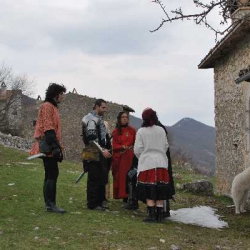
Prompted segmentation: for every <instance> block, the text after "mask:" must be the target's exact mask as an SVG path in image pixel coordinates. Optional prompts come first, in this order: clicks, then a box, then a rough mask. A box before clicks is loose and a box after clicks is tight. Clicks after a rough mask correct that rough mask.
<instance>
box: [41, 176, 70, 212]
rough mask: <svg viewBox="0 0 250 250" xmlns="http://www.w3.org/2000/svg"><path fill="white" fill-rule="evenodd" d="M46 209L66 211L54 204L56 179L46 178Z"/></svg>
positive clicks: (49, 210) (48, 210)
mask: <svg viewBox="0 0 250 250" xmlns="http://www.w3.org/2000/svg"><path fill="white" fill-rule="evenodd" d="M45 200H46V211H47V212H55V213H61V214H63V213H65V212H66V211H65V210H64V209H62V208H60V207H58V206H57V205H56V180H50V179H49V180H47V182H46V187H45Z"/></svg>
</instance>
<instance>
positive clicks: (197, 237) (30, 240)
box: [0, 146, 250, 250]
mask: <svg viewBox="0 0 250 250" xmlns="http://www.w3.org/2000/svg"><path fill="white" fill-rule="evenodd" d="M26 157H27V153H24V152H21V151H17V150H14V149H9V148H4V147H3V146H0V169H1V172H0V249H4V250H5V249H18V250H19V249H20V250H22V249H53V250H54V249H77V250H79V249H91V250H92V249H100V250H106V249H152V250H153V249H170V246H171V245H172V244H173V245H177V246H179V247H180V249H215V247H216V246H217V245H219V246H220V247H221V249H250V213H246V214H244V215H240V216H235V215H234V211H233V210H232V208H227V205H231V204H232V201H231V200H230V199H228V198H225V197H218V196H211V197H208V196H202V195H194V194H191V193H185V192H181V191H177V194H176V203H172V204H171V209H173V210H176V209H178V208H182V207H193V206H196V205H208V206H211V207H214V208H217V209H218V214H220V215H222V216H224V217H223V220H225V221H227V222H228V224H229V228H226V229H223V230H215V229H207V228H201V227H198V226H192V225H185V224H181V223H176V222H172V221H169V220H167V221H165V222H164V223H162V224H145V223H143V222H142V219H143V218H144V217H145V216H146V210H145V205H144V204H141V203H140V209H139V210H138V211H136V212H131V211H126V210H124V209H123V208H122V207H121V206H122V202H121V201H117V200H112V199H111V200H110V211H109V212H108V211H107V212H99V211H90V210H87V209H86V176H85V177H84V178H83V179H82V181H81V182H80V183H79V184H78V185H75V184H74V181H75V179H76V178H77V176H78V175H79V174H80V172H81V170H82V167H81V166H80V165H77V164H73V163H70V162H63V163H62V164H60V175H59V179H58V195H57V201H58V204H59V205H60V206H61V207H63V208H65V209H66V210H67V211H68V212H67V213H66V214H64V215H61V214H54V213H46V212H45V211H44V203H43V196H42V184H43V175H44V171H43V166H42V162H41V160H34V161H31V162H29V163H31V165H25V164H24V163H25V162H27V160H26ZM173 170H174V171H175V172H178V174H179V175H180V176H181V180H177V181H176V182H179V183H183V182H185V181H193V180H195V179H201V178H202V179H204V177H203V176H198V175H195V174H193V173H190V172H185V171H184V170H180V169H178V168H176V169H175V168H173ZM10 183H15V185H12V186H9V184H10ZM161 239H163V240H165V243H162V242H161V241H160V240H161Z"/></svg>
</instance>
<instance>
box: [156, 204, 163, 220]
mask: <svg viewBox="0 0 250 250" xmlns="http://www.w3.org/2000/svg"><path fill="white" fill-rule="evenodd" d="M156 218H157V222H158V223H160V222H162V220H163V207H156Z"/></svg>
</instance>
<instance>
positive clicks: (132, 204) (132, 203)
mask: <svg viewBox="0 0 250 250" xmlns="http://www.w3.org/2000/svg"><path fill="white" fill-rule="evenodd" d="M124 208H125V209H127V210H137V209H138V208H139V205H138V200H137V199H128V204H127V205H125V206H124Z"/></svg>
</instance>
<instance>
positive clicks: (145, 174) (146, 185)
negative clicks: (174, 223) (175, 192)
mask: <svg viewBox="0 0 250 250" xmlns="http://www.w3.org/2000/svg"><path fill="white" fill-rule="evenodd" d="M136 197H137V199H138V200H141V201H143V202H145V201H146V200H147V199H149V200H155V201H156V200H167V199H170V198H171V197H172V195H171V190H170V185H169V174H168V170H167V169H166V168H154V169H150V170H146V171H142V172H140V174H139V176H138V181H137V187H136Z"/></svg>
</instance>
